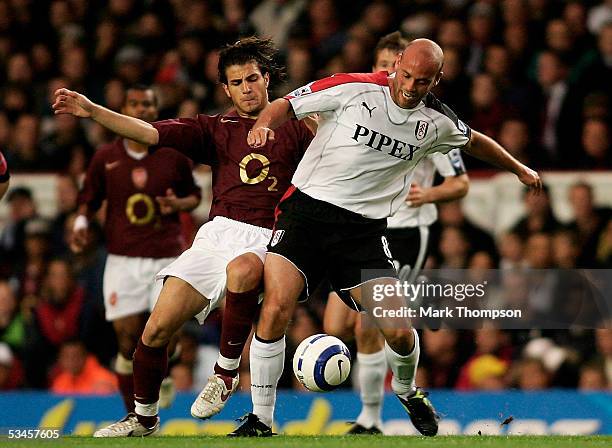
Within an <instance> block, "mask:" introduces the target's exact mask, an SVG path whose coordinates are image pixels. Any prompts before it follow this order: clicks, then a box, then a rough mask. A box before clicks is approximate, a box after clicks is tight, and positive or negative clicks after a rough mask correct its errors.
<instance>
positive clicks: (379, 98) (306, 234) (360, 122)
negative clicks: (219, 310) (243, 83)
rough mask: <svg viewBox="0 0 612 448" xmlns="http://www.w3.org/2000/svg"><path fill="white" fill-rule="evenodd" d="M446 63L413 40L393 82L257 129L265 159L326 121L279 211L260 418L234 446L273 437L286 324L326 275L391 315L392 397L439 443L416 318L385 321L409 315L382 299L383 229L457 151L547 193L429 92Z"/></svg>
mask: <svg viewBox="0 0 612 448" xmlns="http://www.w3.org/2000/svg"><path fill="white" fill-rule="evenodd" d="M443 61H444V58H443V53H442V49H441V48H440V47H439V46H438V45H437V44H436V43H435V42H433V41H430V40H428V39H416V40H414V41H412V42H411V43H410V44H409V45H408V46H407V47H406V49H405V50H404V51H403V53H402V55H401V56H398V58H397V60H396V63H395V68H396V71H395V74H394V75H391V76H388V75H387V74H386V73H384V72H382V73H381V72H379V73H374V74H339V75H335V76H332V77H330V78H326V79H322V80H320V81H315V82H313V83H310V84H308V85H307V86H304V87H302V88H300V89H298V90H296V91H295V92H292V93H291V94H290V95H287V96H286V97H285V98H281V99H278V100H276V101H274V102H272V103H271V104H269V105H268V106H267V107H266V108H265V109H264V110H263V111H262V113H261V115H260V116H259V118H258V120H257V121H256V122H255V124H254V125H253V128H252V130H251V132H250V133H249V136H248V138H247V143H248V144H249V145H250V146H251V147H253V148H259V147H261V146H264V145H265V144H266V143H267V141H268V140H272V139H274V129H276V128H277V127H278V126H280V125H281V124H282V123H284V122H285V121H287V120H289V119H290V118H291V117H293V116H296V117H298V118H302V117H304V116H307V115H312V114H314V113H319V115H320V120H319V125H318V130H317V135H316V136H315V138H314V139H313V141H312V143H311V144H310V146H309V148H308V150H307V151H306V154H305V155H304V157H303V159H302V161H301V162H300V164H299V165H298V168H297V170H296V172H295V175H294V176H293V180H292V183H293V186H292V187H290V188H289V190H287V192H286V193H285V195H284V197H283V199H282V200H281V202H280V203H279V205H278V207H277V212H276V224H275V229H274V233H273V236H272V239H271V241H270V244H269V245H268V256H267V257H266V261H265V265H264V288H265V299H264V303H263V308H262V310H261V315H260V319H259V322H258V325H257V330H256V333H255V337H254V338H253V341H252V343H251V350H250V363H251V394H252V399H253V412H252V414H249V416H248V418H247V419H246V420H245V421H244V423H243V424H242V426H240V427H239V428H238V429H237V430H236V431H234V432H233V433H232V434H231V435H234V436H257V435H260V434H266V435H269V434H270V433H271V432H270V430H269V429H270V427H271V426H272V419H273V413H274V403H275V398H276V387H277V384H278V379H279V378H280V376H281V374H282V370H283V364H284V353H285V331H286V329H287V325H288V322H289V319H290V318H291V316H292V315H293V311H294V308H295V305H296V303H297V300H298V298H299V297H300V295H301V294H302V293H303V292H304V290H305V291H306V294H308V292H309V289H310V288H314V287H315V286H316V285H317V283H318V282H319V280H320V279H322V278H323V277H324V276H327V277H328V278H329V279H330V282H331V284H332V287H333V288H334V289H335V290H340V291H349V293H350V304H351V305H352V306H354V307H355V309H358V310H361V309H362V308H361V307H362V306H363V309H365V310H368V311H372V310H373V309H374V306H375V305H376V306H377V307H380V309H382V313H380V314H379V315H378V316H377V315H372V314H370V316H369V317H370V318H371V319H373V320H374V322H375V324H376V326H377V327H378V328H379V329H380V331H381V332H382V334H383V336H384V338H385V355H386V357H387V362H388V363H389V366H390V368H391V371H392V372H393V380H392V384H391V385H392V389H393V391H394V393H395V394H396V395H397V397H398V399H399V400H400V402H401V404H402V405H403V406H404V408H405V409H406V411H407V412H408V414H409V416H410V419H411V421H412V423H413V424H414V426H415V427H416V429H417V430H418V431H419V432H420V433H421V434H423V435H427V436H433V435H435V434H437V432H438V419H439V418H438V416H437V415H436V412H435V410H434V408H433V406H432V404H431V402H430V401H429V399H428V398H427V395H426V394H425V393H423V392H422V391H421V390H420V389H418V388H416V387H415V385H414V377H415V373H416V367H417V364H418V359H419V340H418V334H417V333H416V331H414V330H413V328H412V326H411V322H410V319H409V318H407V317H406V318H398V317H393V318H391V317H389V314H388V313H385V311H387V310H399V309H403V307H405V306H406V302H405V299H404V298H403V297H402V296H401V294H400V293H399V292H397V293H390V294H388V295H387V294H384V293H383V291H384V292H389V291H399V290H400V289H401V287H400V284H399V280H398V279H397V273H396V270H395V268H394V265H393V260H392V255H391V252H390V250H389V246H388V243H387V241H386V239H385V237H384V231H385V229H386V226H387V222H386V219H387V218H388V217H389V216H391V215H393V213H395V211H396V210H397V209H398V208H399V206H400V205H401V204H402V203H403V202H404V199H405V197H406V195H407V194H408V189H409V186H410V182H411V175H412V172H413V171H414V167H415V166H416V164H417V163H418V162H419V161H420V160H421V159H423V158H424V157H425V156H426V155H428V154H433V153H436V152H442V153H447V152H449V151H450V150H451V149H453V148H461V149H463V150H464V151H467V152H469V153H470V154H472V155H474V156H476V157H478V158H480V159H482V160H484V161H487V162H489V163H491V164H494V165H497V166H499V167H502V168H504V169H506V170H508V171H510V172H512V173H514V174H516V175H517V177H518V178H519V180H520V181H521V182H522V183H524V184H525V185H527V186H528V187H530V188H533V189H536V190H539V189H540V188H541V180H540V177H539V175H538V174H537V173H536V172H535V171H533V170H531V169H530V168H528V167H526V166H525V165H523V164H522V163H520V162H519V161H518V160H516V159H515V158H513V157H512V156H511V155H510V154H508V152H507V151H506V150H504V149H503V148H502V147H501V146H500V145H499V144H498V143H496V142H495V141H494V140H492V139H491V138H489V137H487V136H485V135H483V134H480V133H478V132H476V131H474V132H472V131H471V130H470V129H469V128H468V127H467V126H466V125H465V123H463V122H462V121H461V120H459V119H458V118H457V117H456V115H455V114H454V113H453V112H452V110H450V109H449V108H448V107H447V106H445V105H444V104H442V103H441V102H440V101H439V100H438V99H437V98H435V96H434V95H433V94H431V93H430V91H431V89H432V88H433V87H434V86H435V85H436V84H437V82H438V81H439V80H440V78H441V76H442V65H443ZM381 294H383V297H381ZM374 299H376V300H374ZM380 299H382V300H381V301H378V300H380Z"/></svg>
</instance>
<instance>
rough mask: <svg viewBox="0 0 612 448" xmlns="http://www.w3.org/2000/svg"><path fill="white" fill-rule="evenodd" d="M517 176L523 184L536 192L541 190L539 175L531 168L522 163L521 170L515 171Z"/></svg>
mask: <svg viewBox="0 0 612 448" xmlns="http://www.w3.org/2000/svg"><path fill="white" fill-rule="evenodd" d="M517 176H518V178H519V180H520V181H521V182H522V183H523V184H525V185H526V186H528V187H529V188H530V189H532V190H534V191H535V192H536V193H537V192H539V191H540V190H542V179H540V175H539V174H538V173H537V172H536V171H534V170H532V169H531V168H528V167H526V166H524V165H523V167H522V170H521V171H520V172H519V173H517Z"/></svg>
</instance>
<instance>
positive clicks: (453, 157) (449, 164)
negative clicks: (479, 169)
mask: <svg viewBox="0 0 612 448" xmlns="http://www.w3.org/2000/svg"><path fill="white" fill-rule="evenodd" d="M430 157H431V160H432V162H433V164H434V165H435V167H436V170H437V171H438V172H439V173H440V175H442V176H444V177H452V176H460V175H462V174H465V173H466V169H465V164H464V163H463V158H462V157H461V150H459V149H457V148H454V149H451V150H450V151H449V152H448V153H447V154H442V153H441V152H436V153H433V154H432V155H431V156H430Z"/></svg>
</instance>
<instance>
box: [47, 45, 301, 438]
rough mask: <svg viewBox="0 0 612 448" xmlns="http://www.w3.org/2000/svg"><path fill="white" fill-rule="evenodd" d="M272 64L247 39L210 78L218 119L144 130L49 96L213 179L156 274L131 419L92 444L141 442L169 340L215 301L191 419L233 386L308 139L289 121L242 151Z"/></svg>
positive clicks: (155, 423)
mask: <svg viewBox="0 0 612 448" xmlns="http://www.w3.org/2000/svg"><path fill="white" fill-rule="evenodd" d="M274 57H275V50H274V48H273V47H272V45H271V43H270V41H268V40H261V39H256V38H248V39H243V40H241V41H239V42H237V43H236V44H234V45H231V46H228V47H226V48H225V49H223V50H222V51H221V52H220V55H219V77H220V80H221V82H222V83H223V86H224V89H225V92H226V94H227V95H228V97H229V98H230V99H231V100H232V103H233V104H234V109H233V110H231V111H230V112H228V113H226V114H223V115H215V116H204V115H198V116H197V117H196V118H193V119H178V120H167V121H162V122H157V123H153V124H152V125H151V124H149V123H146V122H144V121H142V120H137V119H133V118H129V117H126V116H124V115H121V114H117V113H115V112H112V111H110V110H108V109H105V108H103V107H101V106H99V105H96V104H93V103H92V102H90V101H89V100H88V99H87V98H86V97H84V96H83V95H80V94H78V93H76V92H72V91H69V90H67V89H59V90H58V91H57V92H56V101H55V103H54V105H53V108H54V109H55V113H72V114H74V115H76V116H81V117H91V118H93V119H94V120H95V121H97V122H99V123H100V124H102V125H104V126H106V127H108V128H109V129H111V130H113V131H114V132H116V133H118V134H120V135H123V136H125V137H127V138H131V139H134V140H137V141H140V142H141V143H143V144H146V145H168V146H172V147H175V148H177V149H179V150H180V151H182V152H184V153H186V154H188V155H189V156H190V157H191V158H192V159H193V160H194V161H196V162H199V163H206V164H208V165H210V166H211V168H212V170H213V204H212V209H211V215H210V217H211V218H212V221H210V222H208V223H207V224H205V225H204V226H202V228H200V230H199V231H198V234H197V235H196V239H195V241H194V243H193V246H192V247H191V248H190V249H188V250H187V251H185V252H184V253H183V254H182V255H181V256H180V257H179V258H178V259H177V260H176V261H175V262H174V263H172V264H171V265H170V266H168V267H167V268H166V269H164V270H162V271H161V272H160V273H159V274H158V277H161V278H164V279H165V283H164V287H163V289H162V292H161V294H160V297H159V299H158V301H157V304H156V305H155V309H154V310H153V312H152V314H151V317H150V318H149V320H148V322H147V325H146V327H145V330H144V332H143V335H142V339H141V340H140V341H139V343H138V347H137V349H136V353H135V355H134V380H135V398H136V418H133V419H131V418H129V417H128V418H127V419H124V420H123V421H121V422H118V423H115V424H113V425H110V426H109V427H107V428H105V429H104V430H101V432H103V434H100V435H105V436H122V435H139V436H142V435H149V434H151V433H153V432H155V431H156V430H157V428H158V427H159V418H158V417H157V413H158V404H157V402H158V390H159V383H160V382H161V378H162V374H163V373H164V372H165V369H166V364H167V353H166V347H167V344H168V342H169V340H170V337H171V336H172V335H173V334H174V333H175V332H176V331H177V330H178V329H179V328H180V327H181V325H182V324H183V323H184V322H186V321H187V320H189V319H191V318H192V317H193V316H196V317H197V318H198V320H200V322H202V321H203V319H204V318H206V316H207V315H208V313H209V312H210V310H211V309H213V308H214V307H216V306H217V304H218V302H219V300H220V299H222V298H223V295H224V294H226V305H225V313H224V317H223V328H222V333H221V346H220V355H219V359H218V361H217V364H216V366H215V374H214V375H212V376H211V377H210V379H209V382H208V384H207V385H206V386H205V387H204V389H203V390H202V392H201V394H200V395H199V396H198V398H197V399H196V401H195V402H194V404H193V406H192V408H191V413H192V415H193V416H195V417H199V418H208V417H210V416H212V415H215V414H216V413H218V412H219V411H220V410H221V409H222V408H223V406H224V405H225V401H226V400H227V398H228V397H229V395H230V394H231V393H232V392H233V391H234V390H235V388H236V386H237V385H238V375H237V369H238V365H239V362H240V354H241V353H242V350H243V348H244V344H245V342H246V340H247V338H248V335H249V333H250V331H251V326H252V321H253V318H254V317H255V315H256V314H257V308H258V305H257V302H258V296H259V292H260V288H261V278H262V274H263V260H264V257H265V253H266V245H267V243H268V241H269V239H270V236H271V233H272V232H271V228H272V225H273V221H274V207H275V206H276V204H277V202H278V201H279V199H280V198H281V196H282V194H283V193H284V191H285V190H286V189H287V188H288V186H289V184H290V180H291V176H292V174H293V172H294V170H295V168H296V166H297V164H298V162H299V160H300V159H301V156H302V154H303V152H304V151H305V150H306V148H307V147H308V145H309V144H310V140H311V139H312V133H311V132H310V131H309V130H308V128H307V127H306V126H305V125H304V124H303V123H300V122H298V121H297V120H291V121H288V122H287V123H285V125H284V126H282V127H281V128H279V129H278V131H277V132H276V139H275V140H274V142H271V143H270V144H269V145H267V146H266V147H265V148H260V149H258V150H257V151H254V150H252V149H251V148H250V147H249V146H248V145H247V144H246V136H247V134H248V132H249V131H250V129H251V127H252V126H253V124H254V123H255V119H256V118H257V117H258V115H259V113H260V112H261V110H263V108H264V107H265V106H266V105H267V104H268V92H267V87H268V85H269V83H270V80H271V79H273V78H274V77H275V76H277V75H278V74H279V68H278V67H277V66H276V65H275V63H274ZM226 288H227V292H226ZM283 350H284V348H283Z"/></svg>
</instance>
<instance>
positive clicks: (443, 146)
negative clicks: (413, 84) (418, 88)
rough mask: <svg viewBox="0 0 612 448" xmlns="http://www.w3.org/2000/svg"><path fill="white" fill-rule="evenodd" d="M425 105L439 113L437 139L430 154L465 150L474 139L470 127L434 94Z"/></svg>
mask: <svg viewBox="0 0 612 448" xmlns="http://www.w3.org/2000/svg"><path fill="white" fill-rule="evenodd" d="M425 105H426V106H427V107H429V108H432V109H434V110H435V111H436V112H437V113H438V114H437V117H436V119H435V125H436V131H437V138H436V140H435V141H434V142H433V144H432V146H431V147H430V148H429V153H430V154H431V153H434V152H442V153H444V154H446V153H448V152H449V151H451V150H452V149H454V148H458V149H463V148H465V147H466V146H467V145H468V143H469V142H470V140H471V138H472V130H471V129H470V127H469V126H468V125H467V124H465V123H464V122H463V121H462V120H460V119H459V117H457V114H455V112H454V111H453V110H452V109H451V108H450V107H448V106H447V105H446V104H444V103H443V102H441V101H440V100H439V99H437V98H436V97H435V95H433V94H432V93H429V94H427V96H426V97H425Z"/></svg>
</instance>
